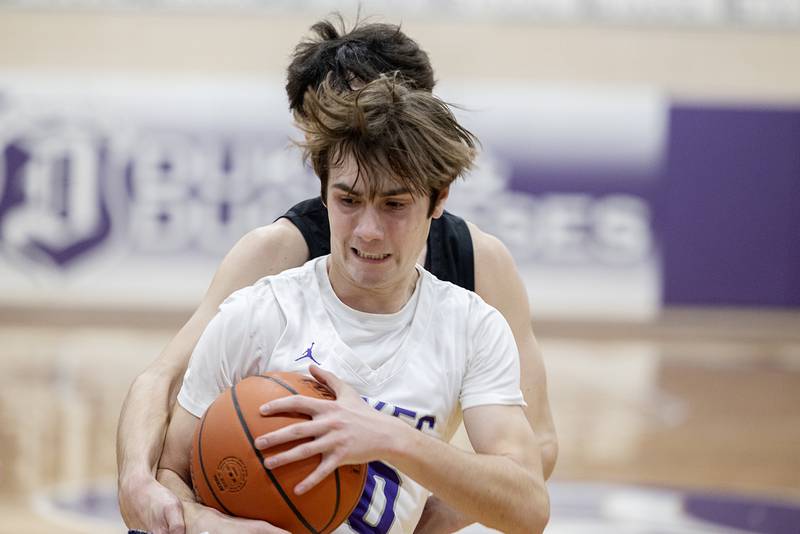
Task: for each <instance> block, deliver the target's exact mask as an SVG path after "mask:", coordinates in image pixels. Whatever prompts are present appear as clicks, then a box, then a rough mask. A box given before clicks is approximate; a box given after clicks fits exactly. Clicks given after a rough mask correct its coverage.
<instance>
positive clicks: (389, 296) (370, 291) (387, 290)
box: [326, 261, 419, 314]
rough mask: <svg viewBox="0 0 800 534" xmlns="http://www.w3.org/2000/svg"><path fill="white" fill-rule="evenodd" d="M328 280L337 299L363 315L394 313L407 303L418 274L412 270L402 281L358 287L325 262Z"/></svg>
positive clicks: (415, 284) (415, 270)
mask: <svg viewBox="0 0 800 534" xmlns="http://www.w3.org/2000/svg"><path fill="white" fill-rule="evenodd" d="M326 269H327V272H328V280H330V283H331V287H332V288H333V292H334V293H335V294H336V296H337V297H338V299H339V300H340V301H342V302H343V303H344V304H346V305H347V306H349V307H351V308H353V309H354V310H358V311H361V312H365V313H380V314H388V313H396V312H398V311H400V310H401V309H402V308H403V306H405V304H406V303H407V302H408V301H409V299H410V298H411V295H413V294H414V289H415V288H416V286H417V279H418V278H419V272H418V271H417V269H416V268H415V269H413V270H412V271H411V272H410V273H408V276H406V277H404V278H403V280H401V281H399V282H395V283H390V284H386V285H385V286H377V287H370V288H363V287H358V286H356V285H355V284H353V283H351V282H350V281H349V280H347V279H346V277H343V276H340V275H339V274H338V273H337V272H335V269H334V270H332V269H331V262H330V261H328V262H327V266H326Z"/></svg>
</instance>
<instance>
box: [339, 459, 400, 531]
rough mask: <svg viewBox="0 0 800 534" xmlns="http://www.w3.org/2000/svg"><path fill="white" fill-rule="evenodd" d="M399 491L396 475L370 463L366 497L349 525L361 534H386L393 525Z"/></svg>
mask: <svg viewBox="0 0 800 534" xmlns="http://www.w3.org/2000/svg"><path fill="white" fill-rule="evenodd" d="M399 491H400V475H399V474H398V473H397V471H395V470H394V469H392V468H391V467H389V466H388V465H386V464H385V463H383V462H370V463H369V465H368V466H367V482H366V484H365V485H364V493H362V494H361V500H360V501H358V504H357V505H356V509H355V510H353V513H352V514H350V517H349V518H348V519H347V524H348V525H350V528H352V529H353V530H355V531H356V532H358V533H359V534H386V533H387V532H389V529H390V528H391V527H392V523H394V518H395V515H394V505H395V503H396V502H397V493H398V492H399Z"/></svg>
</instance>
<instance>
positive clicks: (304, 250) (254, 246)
mask: <svg viewBox="0 0 800 534" xmlns="http://www.w3.org/2000/svg"><path fill="white" fill-rule="evenodd" d="M235 248H239V249H241V251H242V252H244V253H246V254H250V255H251V256H255V257H265V258H266V257H267V256H268V257H270V258H274V259H273V261H276V262H279V263H282V264H284V265H285V268H289V267H296V266H298V265H302V264H303V263H304V262H305V260H306V259H307V257H308V247H307V246H306V242H305V239H303V234H301V233H300V230H298V229H297V227H296V226H295V225H294V224H292V223H291V222H290V221H289V220H288V219H285V218H281V219H278V220H277V221H275V222H273V223H271V224H267V225H265V226H259V227H258V228H255V229H253V230H250V231H249V232H247V233H246V234H245V235H244V236H243V237H242V238H241V239H240V240H239V242H238V243H237V244H236V246H235ZM281 270H283V269H281Z"/></svg>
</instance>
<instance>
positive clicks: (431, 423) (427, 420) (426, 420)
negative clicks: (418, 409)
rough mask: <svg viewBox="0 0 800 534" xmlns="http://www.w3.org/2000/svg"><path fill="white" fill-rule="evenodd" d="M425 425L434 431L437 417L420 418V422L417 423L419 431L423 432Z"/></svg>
mask: <svg viewBox="0 0 800 534" xmlns="http://www.w3.org/2000/svg"><path fill="white" fill-rule="evenodd" d="M423 425H428V428H430V429H431V430H433V427H434V426H436V416H434V415H426V416H425V417H420V418H419V421H417V430H422V426H423Z"/></svg>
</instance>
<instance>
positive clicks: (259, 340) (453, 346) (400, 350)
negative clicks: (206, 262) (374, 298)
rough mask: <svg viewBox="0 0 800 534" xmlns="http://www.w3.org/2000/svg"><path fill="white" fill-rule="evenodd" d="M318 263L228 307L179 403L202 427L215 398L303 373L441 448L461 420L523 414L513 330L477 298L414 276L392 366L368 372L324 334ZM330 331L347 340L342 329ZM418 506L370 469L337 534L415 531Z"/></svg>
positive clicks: (197, 356) (327, 324)
mask: <svg viewBox="0 0 800 534" xmlns="http://www.w3.org/2000/svg"><path fill="white" fill-rule="evenodd" d="M326 261H327V256H325V257H321V258H317V259H314V260H311V261H309V262H308V263H306V265H304V266H302V267H299V268H297V269H292V270H290V271H286V272H284V273H282V274H280V275H278V276H273V277H267V278H264V279H262V280H260V281H259V282H257V283H256V284H255V285H253V286H251V287H249V288H245V289H242V290H240V291H238V292H236V293H234V294H233V295H232V296H231V297H230V298H229V299H228V300H226V302H225V303H224V304H223V305H222V306H221V308H220V313H219V314H218V315H217V316H216V317H215V318H214V320H212V322H211V323H210V324H209V326H208V328H207V329H206V331H205V332H204V333H203V336H202V337H201V339H200V341H199V342H198V345H197V348H196V349H195V353H194V354H193V355H192V360H191V362H190V365H189V369H188V370H187V373H186V377H185V378H184V384H183V387H182V388H181V392H180V394H179V395H178V401H179V402H180V404H181V405H182V406H183V407H184V408H186V409H187V410H188V411H190V412H191V413H193V414H194V415H196V416H198V417H200V416H201V415H202V414H203V412H204V411H205V409H206V408H207V407H208V405H209V404H211V402H212V401H213V400H214V399H215V398H216V396H217V395H218V394H219V393H220V391H222V390H223V389H224V388H226V387H229V386H230V385H232V384H234V383H236V382H238V381H239V380H241V379H242V378H244V377H245V376H248V375H252V374H258V373H262V372H266V371H296V372H300V373H307V372H308V366H309V364H311V363H317V364H319V366H320V367H322V368H323V369H325V370H327V371H330V372H332V373H334V374H335V375H337V376H338V377H339V378H340V379H342V380H343V381H345V382H347V383H348V384H350V385H351V386H353V387H354V388H355V389H356V390H357V391H358V392H359V393H360V394H361V395H362V397H364V399H365V400H366V402H368V403H369V404H370V405H371V406H372V407H373V408H375V409H376V410H379V411H381V412H384V413H386V414H388V415H391V416H395V417H398V418H400V419H401V420H403V421H405V422H407V423H408V424H409V425H412V426H413V427H415V428H416V429H417V430H419V431H421V432H425V433H427V434H430V435H432V436H435V437H436V438H438V439H442V440H445V441H449V440H450V438H451V437H452V435H453V433H454V432H455V430H456V428H457V427H458V424H459V423H460V422H461V414H462V410H463V409H466V408H469V407H472V406H478V405H484V404H518V405H522V404H524V401H523V398H522V394H521V392H520V389H519V358H518V354H517V349H516V344H515V342H514V338H513V335H512V333H511V330H510V328H509V327H508V325H507V324H506V322H505V320H504V319H503V317H502V315H500V313H499V312H497V311H496V310H495V309H494V308H492V307H491V306H489V305H488V304H486V303H485V302H483V300H481V299H480V297H478V296H477V295H476V294H474V293H472V292H470V291H467V290H465V289H462V288H460V287H457V286H455V285H453V284H450V283H449V282H442V281H440V280H438V279H437V278H436V277H434V276H433V275H431V274H430V273H428V272H427V271H425V270H424V269H422V268H421V267H418V269H419V272H420V279H419V282H418V284H417V288H416V290H415V293H418V294H415V295H414V297H412V299H411V302H412V303H413V304H414V307H413V309H411V310H410V313H409V314H407V316H408V318H409V321H410V322H408V323H407V324H406V325H404V328H405V333H404V334H403V335H402V336H401V337H400V338H398V339H397V340H396V347H394V350H392V351H391V352H392V355H391V356H390V357H389V358H380V359H379V361H382V363H380V364H379V365H377V366H376V367H375V368H373V367H371V366H370V365H368V364H367V363H366V362H365V361H364V358H359V357H358V356H357V355H356V353H355V352H354V351H353V350H352V349H351V347H350V346H348V344H347V343H346V342H345V341H344V340H346V339H348V335H347V334H348V332H339V331H337V330H336V329H335V328H334V326H333V323H334V321H332V319H331V316H330V310H331V309H332V308H331V306H326V305H324V304H323V299H326V298H327V299H331V298H333V299H336V297H335V294H334V293H333V291H332V290H331V291H330V292H329V293H328V291H327V289H329V288H330V282H329V281H328V279H327V272H326V268H325V265H326V263H325V262H326ZM338 305H339V306H344V304H342V303H341V302H338ZM351 311H353V312H354V313H357V314H361V316H363V320H365V321H370V320H374V321H376V324H375V328H376V329H377V328H386V326H385V325H383V326H382V325H380V324H379V323H380V322H381V321H383V322H384V323H385V319H386V317H385V316H380V315H374V314H363V313H362V312H355V311H354V310H351ZM370 316H371V317H370ZM335 322H336V324H337V325H338V326H339V328H340V329H347V327H346V322H344V323H343V322H342V321H338V320H337V321H335ZM386 331H387V336H388V335H390V329H387V330H386ZM381 349H382V350H391V349H387V347H385V346H382V347H381ZM361 350H362V353H363V347H362V348H361ZM220 356H222V358H221V359H220ZM428 496H429V492H428V491H427V490H426V489H425V488H424V487H422V486H421V485H419V484H417V483H416V482H415V481H413V480H412V479H410V478H408V477H406V476H405V475H403V474H402V473H399V472H398V471H397V470H395V469H394V468H393V467H392V466H391V465H388V464H386V463H384V462H372V463H371V464H370V466H369V472H368V476H367V485H366V488H365V491H364V495H363V496H362V499H361V502H360V503H359V505H358V506H357V507H356V509H355V511H354V512H353V514H352V515H351V516H350V519H349V520H348V521H347V522H345V523H344V524H343V525H342V526H341V527H340V528H338V529H337V530H336V533H352V532H357V533H365V532H366V533H380V534H388V533H391V534H399V533H410V532H413V530H414V527H415V526H416V524H417V522H418V521H419V518H420V515H421V514H422V509H423V507H424V505H425V501H426V499H427V498H428Z"/></svg>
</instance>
